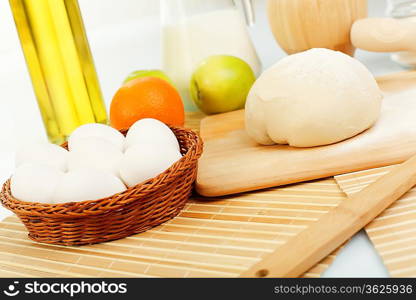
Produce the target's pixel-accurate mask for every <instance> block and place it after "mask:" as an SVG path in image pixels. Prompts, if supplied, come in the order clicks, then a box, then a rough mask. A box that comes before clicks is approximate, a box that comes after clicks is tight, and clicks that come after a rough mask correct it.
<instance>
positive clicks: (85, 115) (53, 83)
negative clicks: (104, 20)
mask: <svg viewBox="0 0 416 300" xmlns="http://www.w3.org/2000/svg"><path fill="white" fill-rule="evenodd" d="M9 1H10V6H11V8H12V12H13V16H14V20H15V23H16V27H17V31H18V34H19V37H20V41H21V44H22V48H23V52H24V55H25V58H26V62H27V65H28V69H29V73H30V76H31V79H32V84H33V87H34V90H35V94H36V98H37V101H38V105H39V108H40V112H41V115H42V119H43V122H44V124H45V128H46V132H47V135H48V137H49V140H50V141H51V142H53V143H57V144H59V143H62V142H64V141H65V140H66V139H67V137H68V136H69V135H70V134H71V132H72V131H73V130H74V129H75V128H77V127H78V126H80V125H82V124H86V123H107V113H106V110H105V105H104V101H103V98H102V94H101V90H100V87H99V84H98V78H97V74H96V71H95V67H94V63H93V60H92V55H91V51H90V48H89V45H88V40H87V37H86V34H85V29H84V24H83V21H82V17H81V13H80V9H79V6H78V1H77V0H9Z"/></svg>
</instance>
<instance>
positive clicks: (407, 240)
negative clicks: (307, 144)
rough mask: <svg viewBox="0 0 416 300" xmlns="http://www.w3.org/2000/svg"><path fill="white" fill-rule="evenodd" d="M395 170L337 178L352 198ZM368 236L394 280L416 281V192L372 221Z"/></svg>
mask: <svg viewBox="0 0 416 300" xmlns="http://www.w3.org/2000/svg"><path fill="white" fill-rule="evenodd" d="M392 168H394V166H389V167H384V168H377V169H371V170H366V171H361V172H356V173H351V174H346V175H340V176H336V177H335V179H336V181H337V182H338V184H339V186H340V187H341V188H342V189H343V190H344V192H345V193H346V194H347V195H353V194H355V193H357V192H359V191H360V190H362V189H363V188H365V187H366V186H367V185H369V184H371V183H373V182H374V181H376V180H377V179H378V178H379V177H380V176H382V175H384V174H386V173H388V172H389V171H390V170H391V169H392ZM366 232H367V234H368V236H369V238H370V240H371V241H372V243H373V244H374V246H375V248H376V249H377V251H378V253H379V254H380V256H381V257H382V259H383V261H384V263H385V265H386V267H387V269H388V270H389V272H390V275H391V276H392V277H416V188H413V189H412V190H410V191H409V192H408V193H407V194H405V195H404V196H403V197H402V198H400V199H399V200H397V201H396V202H395V203H394V204H393V205H392V206H390V207H389V208H388V209H386V210H385V211H384V212H383V213H382V214H381V215H380V216H378V217H377V218H376V219H375V220H374V221H372V222H371V223H370V224H369V225H368V226H367V227H366Z"/></svg>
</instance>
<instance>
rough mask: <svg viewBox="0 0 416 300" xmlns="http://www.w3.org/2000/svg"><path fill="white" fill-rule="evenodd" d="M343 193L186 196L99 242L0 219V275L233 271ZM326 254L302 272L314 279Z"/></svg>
mask: <svg viewBox="0 0 416 300" xmlns="http://www.w3.org/2000/svg"><path fill="white" fill-rule="evenodd" d="M344 199H345V194H344V193H343V192H342V191H341V190H340V189H339V187H338V185H337V184H336V183H335V180H333V179H325V180H321V181H317V182H310V183H303V184H297V185H292V186H287V187H284V188H278V189H269V190H265V191H262V192H258V193H247V194H242V195H239V196H234V197H224V198H220V199H218V200H215V201H207V200H206V199H201V198H193V199H192V200H191V202H190V203H188V204H187V206H186V207H185V209H184V210H183V211H182V213H181V214H180V215H179V216H178V217H176V218H174V219H173V220H171V221H169V222H167V223H165V224H163V225H161V226H158V227H156V228H154V229H152V230H149V231H148V232H145V233H142V234H138V235H135V236H132V237H129V238H125V239H122V240H117V241H113V242H109V243H105V244H97V245H91V246H81V247H63V246H53V245H46V244H39V243H35V242H33V241H31V240H30V239H28V238H27V232H26V230H25V228H24V226H23V225H22V224H21V223H20V222H19V220H18V219H17V218H16V217H14V216H13V217H9V218H7V219H6V220H4V221H3V222H0V277H37V276H46V277H237V276H239V274H241V273H242V272H244V271H245V270H247V269H248V268H249V267H250V266H252V265H253V264H255V263H256V262H258V261H259V260H260V259H261V258H262V257H264V256H265V255H267V254H269V253H272V252H273V251H274V250H275V249H276V248H278V247H280V246H281V245H283V244H284V243H285V242H287V241H288V240H290V239H292V238H294V237H295V236H296V235H297V234H299V232H301V231H302V230H304V229H306V228H308V226H310V225H311V224H313V223H315V222H317V221H318V220H319V219H320V218H322V217H323V216H324V215H325V214H326V213H327V212H328V211H330V210H331V209H333V208H334V207H336V206H337V205H338V204H339V203H340V202H341V201H343V200H344ZM334 257H335V256H334V255H333V254H332V255H329V256H328V257H327V258H326V259H325V260H323V261H321V262H320V263H319V264H317V265H316V266H315V267H314V268H312V269H311V270H309V271H308V272H307V273H306V274H305V275H304V276H305V277H319V276H320V274H321V273H322V272H323V271H324V270H325V269H326V268H327V267H328V266H329V264H330V263H331V262H332V261H333V259H334Z"/></svg>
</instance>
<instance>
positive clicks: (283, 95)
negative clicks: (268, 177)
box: [245, 49, 383, 147]
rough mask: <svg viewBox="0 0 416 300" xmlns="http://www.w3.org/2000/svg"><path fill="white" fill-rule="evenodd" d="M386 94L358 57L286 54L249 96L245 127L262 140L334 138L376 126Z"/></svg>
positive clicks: (316, 142) (296, 142) (314, 142)
mask: <svg viewBox="0 0 416 300" xmlns="http://www.w3.org/2000/svg"><path fill="white" fill-rule="evenodd" d="M382 98H383V95H382V92H381V91H380V89H379V87H378V85H377V82H376V81H375V79H374V77H373V76H372V74H371V73H370V72H369V71H368V69H367V68H366V67H365V66H364V65H363V64H362V63H360V62H359V61H358V60H356V59H354V58H352V57H350V56H348V55H346V54H344V53H341V52H337V51H333V50H328V49H312V50H309V51H305V52H302V53H298V54H294V55H291V56H288V57H286V58H284V59H282V60H281V61H279V62H278V63H277V64H275V65H274V66H273V67H271V68H270V69H268V70H267V71H265V72H264V73H263V74H262V75H261V76H260V78H259V79H258V80H257V81H256V83H255V84H254V85H253V87H252V89H251V91H250V93H249V95H248V98H247V103H246V112H245V121H246V130H247V133H248V135H249V136H250V137H251V138H253V139H254V140H255V141H257V142H258V143H260V144H263V145H273V144H289V145H290V146H294V147H313V146H320V145H327V144H332V143H336V142H339V141H342V140H345V139H347V138H350V137H352V136H354V135H357V134H358V133H360V132H362V131H364V130H366V129H367V128H369V127H371V126H372V125H373V124H374V123H375V122H376V121H377V119H378V117H379V115H380V108H381V101H382Z"/></svg>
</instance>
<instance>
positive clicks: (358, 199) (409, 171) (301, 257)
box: [241, 156, 416, 277]
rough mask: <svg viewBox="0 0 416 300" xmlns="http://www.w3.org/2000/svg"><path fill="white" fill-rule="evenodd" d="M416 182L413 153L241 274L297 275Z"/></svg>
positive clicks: (330, 251) (310, 266)
mask: <svg viewBox="0 0 416 300" xmlns="http://www.w3.org/2000/svg"><path fill="white" fill-rule="evenodd" d="M415 185H416V156H414V157H412V158H410V159H409V160H408V161H406V162H405V163H403V164H401V165H400V166H397V167H396V168H394V169H393V170H392V171H391V172H390V173H388V174H386V175H384V176H383V177H381V178H380V179H378V180H377V181H376V182H374V183H373V184H371V185H369V186H368V187H366V188H365V189H363V190H362V191H360V192H358V193H357V194H355V195H353V196H351V197H350V198H348V199H346V200H344V201H343V202H342V203H341V204H340V205H339V206H337V207H336V208H334V209H333V210H331V211H330V212H328V213H327V214H326V215H324V216H323V217H322V218H320V219H319V221H317V222H315V223H314V224H312V225H311V226H310V227H308V228H307V229H305V230H304V231H302V232H301V233H300V234H298V235H297V236H296V237H294V238H293V239H290V240H289V241H288V242H287V243H285V244H284V245H282V246H281V247H279V248H278V249H276V251H275V252H274V253H271V254H269V255H268V256H266V257H265V258H264V259H263V260H262V261H260V262H259V263H257V264H255V265H254V266H253V267H252V268H250V269H249V270H248V271H247V272H244V273H243V274H241V276H242V277H299V276H301V275H302V274H304V273H305V272H307V271H308V270H309V269H310V268H312V267H313V266H315V265H316V264H317V263H319V262H320V261H321V260H322V259H324V258H325V257H326V256H327V255H329V254H330V253H332V252H333V251H334V250H335V249H337V248H338V247H339V246H341V245H342V244H343V243H344V242H346V241H347V240H348V239H349V238H351V237H352V236H353V235H354V234H355V233H357V232H358V231H359V230H360V229H362V228H363V227H364V226H366V225H367V224H368V223H369V222H371V221H372V220H373V219H374V218H375V217H377V216H378V215H379V214H380V213H381V212H383V211H384V210H385V209H386V208H387V207H389V206H390V205H391V204H392V203H393V202H394V201H396V200H397V199H399V198H400V197H401V196H402V195H404V194H405V193H406V192H407V191H409V190H410V189H411V188H412V187H413V186H415Z"/></svg>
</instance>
